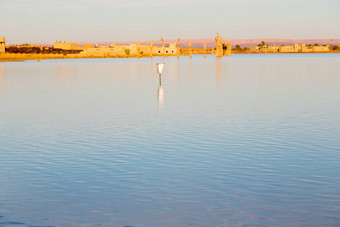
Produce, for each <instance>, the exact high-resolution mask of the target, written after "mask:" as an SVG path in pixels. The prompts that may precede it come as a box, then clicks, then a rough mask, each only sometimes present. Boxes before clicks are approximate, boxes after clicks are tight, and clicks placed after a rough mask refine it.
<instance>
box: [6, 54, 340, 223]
mask: <svg viewBox="0 0 340 227" xmlns="http://www.w3.org/2000/svg"><path fill="white" fill-rule="evenodd" d="M339 57H340V54H338V53H337V54H285V55H280V54H277V55H271V56H270V55H265V56H264V55H246V54H245V55H234V56H230V57H224V58H222V59H221V61H219V59H218V60H216V58H215V57H214V56H210V55H208V56H207V58H206V60H204V58H203V56H195V55H194V56H193V57H192V60H191V64H192V74H193V76H192V78H191V77H190V75H189V63H190V62H189V61H190V60H189V57H181V58H180V66H181V73H180V76H179V77H178V78H179V80H180V82H179V83H178V82H177V81H176V78H177V77H176V76H175V74H176V71H177V68H176V64H179V62H177V58H176V57H172V58H171V57H169V58H166V62H167V63H166V64H167V65H166V68H165V70H166V73H164V75H163V76H165V77H164V79H165V80H164V79H163V78H162V79H163V81H162V82H163V84H165V85H163V84H159V83H157V79H158V75H157V74H156V72H155V64H154V63H155V62H157V61H160V60H163V59H162V57H154V58H153V59H150V58H140V59H138V61H140V67H141V68H140V69H141V73H142V74H141V76H140V77H138V75H137V74H138V71H136V70H132V72H131V71H130V70H131V67H133V68H134V69H138V66H137V64H139V63H137V62H136V59H133V58H126V59H109V58H103V59H58V60H49V61H41V62H40V63H37V62H36V61H26V62H22V63H4V66H5V69H6V70H5V73H4V70H3V68H2V69H1V71H0V72H1V74H0V75H1V76H2V79H4V78H5V77H4V76H5V75H6V80H7V81H6V96H3V95H1V94H0V128H1V130H0V226H12V225H13V226H14V225H16V226H83V225H88V226H185V225H188V226H212V225H215V226H239V225H251V226H253V225H255V226H291V225H293V226H294V225H296V226H300V225H305V226H339V223H340V218H339V212H338V210H339V209H337V208H338V207H339V198H340V185H339V174H337V172H339V171H338V169H339V166H340V154H339V146H340V144H339V141H340V139H339V126H338V125H340V105H338V103H339V101H338V100H339V99H338V97H339V96H340V77H339V76H338V73H337V72H338V65H339V60H340V58H339ZM204 61H205V63H206V66H205V65H204V64H203V63H204ZM264 61H266V62H267V64H266V67H267V68H266V73H263V70H262V67H263V65H262V64H263V62H264ZM131 62H132V63H133V64H131ZM150 62H152V65H150V64H151V63H150ZM222 64H223V65H222ZM58 65H59V66H60V71H58V73H56V72H55V70H56V67H57V66H58ZM1 66H3V65H2V63H0V67H1ZM59 66H58V67H59ZM150 66H152V67H150ZM222 66H223V69H222ZM292 66H294V67H292ZM204 67H206V69H207V76H205V75H204V74H203V72H204ZM64 68H65V70H64ZM68 69H69V70H68ZM62 72H64V73H65V75H63V73H62ZM215 74H216V75H215ZM73 76H74V77H73ZM222 77H223V78H222ZM72 78H74V79H72ZM56 79H60V80H58V81H56ZM64 79H65V80H64ZM69 79H70V80H71V81H69ZM59 81H60V82H61V83H59ZM216 81H218V83H220V84H219V85H220V86H222V87H221V88H223V89H221V90H220V91H218V95H216V83H217V82H216ZM70 82H71V83H70ZM60 88H62V89H60ZM63 88H67V89H63ZM156 88H157V91H156ZM163 89H164V90H166V91H164V90H163ZM156 92H157V100H156V97H155V93H156ZM165 92H167V100H166V103H165V97H164V95H165ZM165 105H166V107H165ZM156 106H159V108H157V107H156ZM163 106H164V107H163ZM162 107H163V108H162ZM160 108H162V109H160ZM157 117H158V118H157ZM141 208H142V209H141ZM1 216H3V217H1ZM150 217H152V218H150ZM15 221H16V222H15ZM19 222H20V223H25V224H21V225H20V224H19Z"/></svg>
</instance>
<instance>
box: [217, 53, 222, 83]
mask: <svg viewBox="0 0 340 227" xmlns="http://www.w3.org/2000/svg"><path fill="white" fill-rule="evenodd" d="M222 73H223V62H222V58H216V83H217V84H216V86H217V89H218V90H219V89H220V88H221V83H222Z"/></svg>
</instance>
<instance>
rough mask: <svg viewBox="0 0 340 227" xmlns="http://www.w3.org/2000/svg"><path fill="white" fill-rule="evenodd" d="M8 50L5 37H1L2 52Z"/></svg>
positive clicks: (0, 48)
mask: <svg viewBox="0 0 340 227" xmlns="http://www.w3.org/2000/svg"><path fill="white" fill-rule="evenodd" d="M5 52H6V41H5V37H0V53H5Z"/></svg>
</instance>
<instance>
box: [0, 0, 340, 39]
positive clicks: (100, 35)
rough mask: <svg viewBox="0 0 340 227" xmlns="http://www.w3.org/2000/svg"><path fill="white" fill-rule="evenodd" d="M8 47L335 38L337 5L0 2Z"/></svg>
mask: <svg viewBox="0 0 340 227" xmlns="http://www.w3.org/2000/svg"><path fill="white" fill-rule="evenodd" d="M0 4H1V7H0V9H1V13H0V36H4V37H6V41H8V42H10V43H23V42H28V43H30V42H31V43H32V42H54V41H56V40H63V41H70V42H90V41H93V42H101V41H136V40H159V35H162V36H163V38H164V39H177V37H178V36H180V37H181V39H189V38H191V39H209V38H213V37H214V36H215V34H216V32H219V33H220V34H222V36H223V38H225V39H257V38H270V39H271V38H288V39H333V38H340V29H339V27H340V13H339V12H340V0H125V1H124V0H0Z"/></svg>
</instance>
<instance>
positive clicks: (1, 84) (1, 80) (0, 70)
mask: <svg viewBox="0 0 340 227" xmlns="http://www.w3.org/2000/svg"><path fill="white" fill-rule="evenodd" d="M5 89H6V66H5V64H0V93H2V92H3V91H4V90H5Z"/></svg>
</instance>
